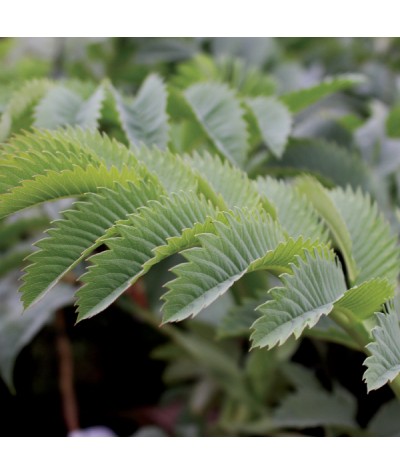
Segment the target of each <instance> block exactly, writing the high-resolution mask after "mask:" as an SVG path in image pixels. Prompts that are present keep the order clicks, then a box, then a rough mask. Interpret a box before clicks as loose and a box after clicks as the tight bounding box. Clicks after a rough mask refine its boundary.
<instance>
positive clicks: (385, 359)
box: [364, 305, 400, 392]
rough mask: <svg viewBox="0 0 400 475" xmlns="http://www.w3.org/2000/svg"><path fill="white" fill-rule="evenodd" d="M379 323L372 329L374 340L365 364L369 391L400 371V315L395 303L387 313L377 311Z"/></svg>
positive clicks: (365, 376)
mask: <svg viewBox="0 0 400 475" xmlns="http://www.w3.org/2000/svg"><path fill="white" fill-rule="evenodd" d="M376 316H377V319H378V325H377V326H376V327H375V328H374V329H373V330H372V336H373V338H374V341H373V342H372V343H369V344H368V345H367V349H368V350H369V351H370V353H371V356H369V357H368V358H367V359H366V360H365V362H364V364H365V366H367V368H368V369H367V370H366V371H365V373H364V380H365V382H366V383H367V388H368V392H369V391H373V390H374V389H379V388H380V387H382V386H383V385H385V384H386V383H388V382H389V381H393V379H394V378H395V377H396V376H397V375H398V374H399V373H400V346H399V341H400V327H399V317H398V315H397V313H396V311H395V308H394V306H393V305H389V306H388V310H387V312H386V313H377V314H376Z"/></svg>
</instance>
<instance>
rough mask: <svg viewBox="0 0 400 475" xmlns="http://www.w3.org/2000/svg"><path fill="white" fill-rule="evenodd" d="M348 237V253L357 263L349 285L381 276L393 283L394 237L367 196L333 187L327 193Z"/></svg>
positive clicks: (395, 270)
mask: <svg viewBox="0 0 400 475" xmlns="http://www.w3.org/2000/svg"><path fill="white" fill-rule="evenodd" d="M329 194H330V196H331V198H332V201H333V203H334V204H335V206H336V209H338V210H339V212H340V214H341V216H342V218H343V221H344V222H345V223H346V227H347V229H348V231H349V235H350V238H351V243H352V247H351V252H352V255H353V258H354V261H355V264H356V266H357V270H358V272H357V276H356V279H355V280H354V282H352V283H353V284H360V283H362V282H365V281H366V280H369V279H372V278H375V277H382V278H387V279H388V280H389V282H391V283H394V282H395V281H396V279H397V276H398V274H399V269H400V261H399V248H398V245H397V238H396V236H395V235H394V233H393V232H392V230H391V228H390V224H389V223H388V222H387V221H386V219H385V217H384V215H383V213H381V212H380V211H379V209H378V206H377V204H376V203H375V202H372V201H371V198H370V196H368V195H364V194H363V193H362V192H361V191H360V190H357V191H356V192H353V191H352V190H351V189H350V188H347V189H346V190H343V189H341V188H336V189H334V190H332V191H331V192H330V193H329Z"/></svg>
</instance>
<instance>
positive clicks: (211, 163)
mask: <svg viewBox="0 0 400 475" xmlns="http://www.w3.org/2000/svg"><path fill="white" fill-rule="evenodd" d="M184 158H185V160H186V161H187V162H189V164H190V167H191V168H192V169H195V170H197V171H198V172H199V173H200V175H201V176H202V177H203V179H204V180H205V181H206V183H208V184H209V185H211V187H212V189H213V190H214V191H215V192H216V193H217V194H218V195H221V196H222V199H223V201H224V203H225V204H226V205H227V206H228V207H229V208H233V207H235V206H238V207H247V208H249V209H251V208H256V207H257V206H258V205H259V204H260V203H261V201H262V200H261V198H260V195H259V193H257V187H256V186H255V184H254V182H252V181H251V180H250V179H249V178H248V176H247V175H246V174H245V173H244V172H243V171H242V170H240V169H239V168H237V167H235V166H233V165H231V164H230V163H229V162H227V161H225V162H223V161H222V160H221V158H219V157H217V156H211V155H210V154H209V153H204V154H202V155H200V154H198V153H196V152H195V153H194V154H193V155H191V156H185V157H184ZM199 185H200V187H201V186H202V183H200V184H199ZM265 207H266V208H268V206H267V204H266V205H265ZM269 208H271V205H270V206H269Z"/></svg>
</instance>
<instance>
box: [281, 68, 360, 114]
mask: <svg viewBox="0 0 400 475" xmlns="http://www.w3.org/2000/svg"><path fill="white" fill-rule="evenodd" d="M364 81H365V77H364V76H362V75H360V74H341V75H337V76H334V77H332V78H326V79H325V80H324V81H323V82H321V83H319V84H316V85H315V86H312V87H309V88H307V89H300V90H298V91H293V92H289V93H288V94H285V95H284V96H281V98H280V99H281V100H282V101H283V102H284V103H285V104H286V105H287V106H288V107H289V109H290V110H291V111H292V112H293V113H294V114H297V113H298V112H300V111H301V110H303V109H305V108H306V107H309V106H311V105H312V104H314V103H315V102H317V101H319V100H321V99H323V98H324V97H325V96H328V95H330V94H333V93H334V92H338V91H341V90H343V89H349V88H350V87H353V86H356V85H358V84H361V83H363V82H364Z"/></svg>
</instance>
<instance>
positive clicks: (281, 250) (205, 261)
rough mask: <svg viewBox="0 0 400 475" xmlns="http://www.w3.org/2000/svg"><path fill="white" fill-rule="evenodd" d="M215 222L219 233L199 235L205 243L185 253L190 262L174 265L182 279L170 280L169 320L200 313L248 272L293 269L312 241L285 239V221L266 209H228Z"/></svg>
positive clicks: (166, 315)
mask: <svg viewBox="0 0 400 475" xmlns="http://www.w3.org/2000/svg"><path fill="white" fill-rule="evenodd" d="M225 217H226V223H223V222H217V221H216V222H215V223H214V224H215V228H216V232H215V234H202V235H199V241H200V243H201V247H199V248H194V249H189V250H187V251H184V252H182V254H183V255H184V257H185V258H186V259H187V260H188V262H186V263H183V264H180V265H178V266H176V267H174V268H173V269H172V271H173V272H174V273H175V274H176V275H177V276H178V277H177V279H175V280H173V281H171V282H169V283H168V284H166V287H167V288H168V289H169V291H168V292H167V293H166V294H165V295H164V296H163V299H164V300H165V304H164V306H163V311H164V322H170V321H179V320H183V319H185V318H187V317H190V316H195V315H197V314H198V313H199V312H200V311H201V310H202V309H203V308H205V307H207V306H208V305H210V304H211V303H212V302H213V301H214V300H216V299H217V298H218V297H219V296H220V295H222V294H223V293H225V292H226V291H227V290H228V289H229V288H230V287H231V286H232V285H233V284H234V283H235V282H236V281H237V280H239V279H240V278H241V277H242V276H243V275H244V274H245V273H246V272H251V271H255V270H260V269H270V270H273V271H278V272H280V271H282V269H285V270H287V269H288V268H289V263H290V262H293V260H295V258H296V256H297V255H298V253H299V249H300V250H301V249H303V248H304V247H306V248H307V247H312V245H311V244H310V243H304V242H303V240H300V242H294V241H293V240H289V241H288V242H287V243H285V238H284V234H283V231H282V229H281V228H280V226H279V225H278V224H277V223H276V222H274V221H272V219H271V218H270V217H269V216H268V215H265V213H260V212H252V213H245V212H243V211H240V210H237V211H236V212H235V213H233V214H231V213H225Z"/></svg>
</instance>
